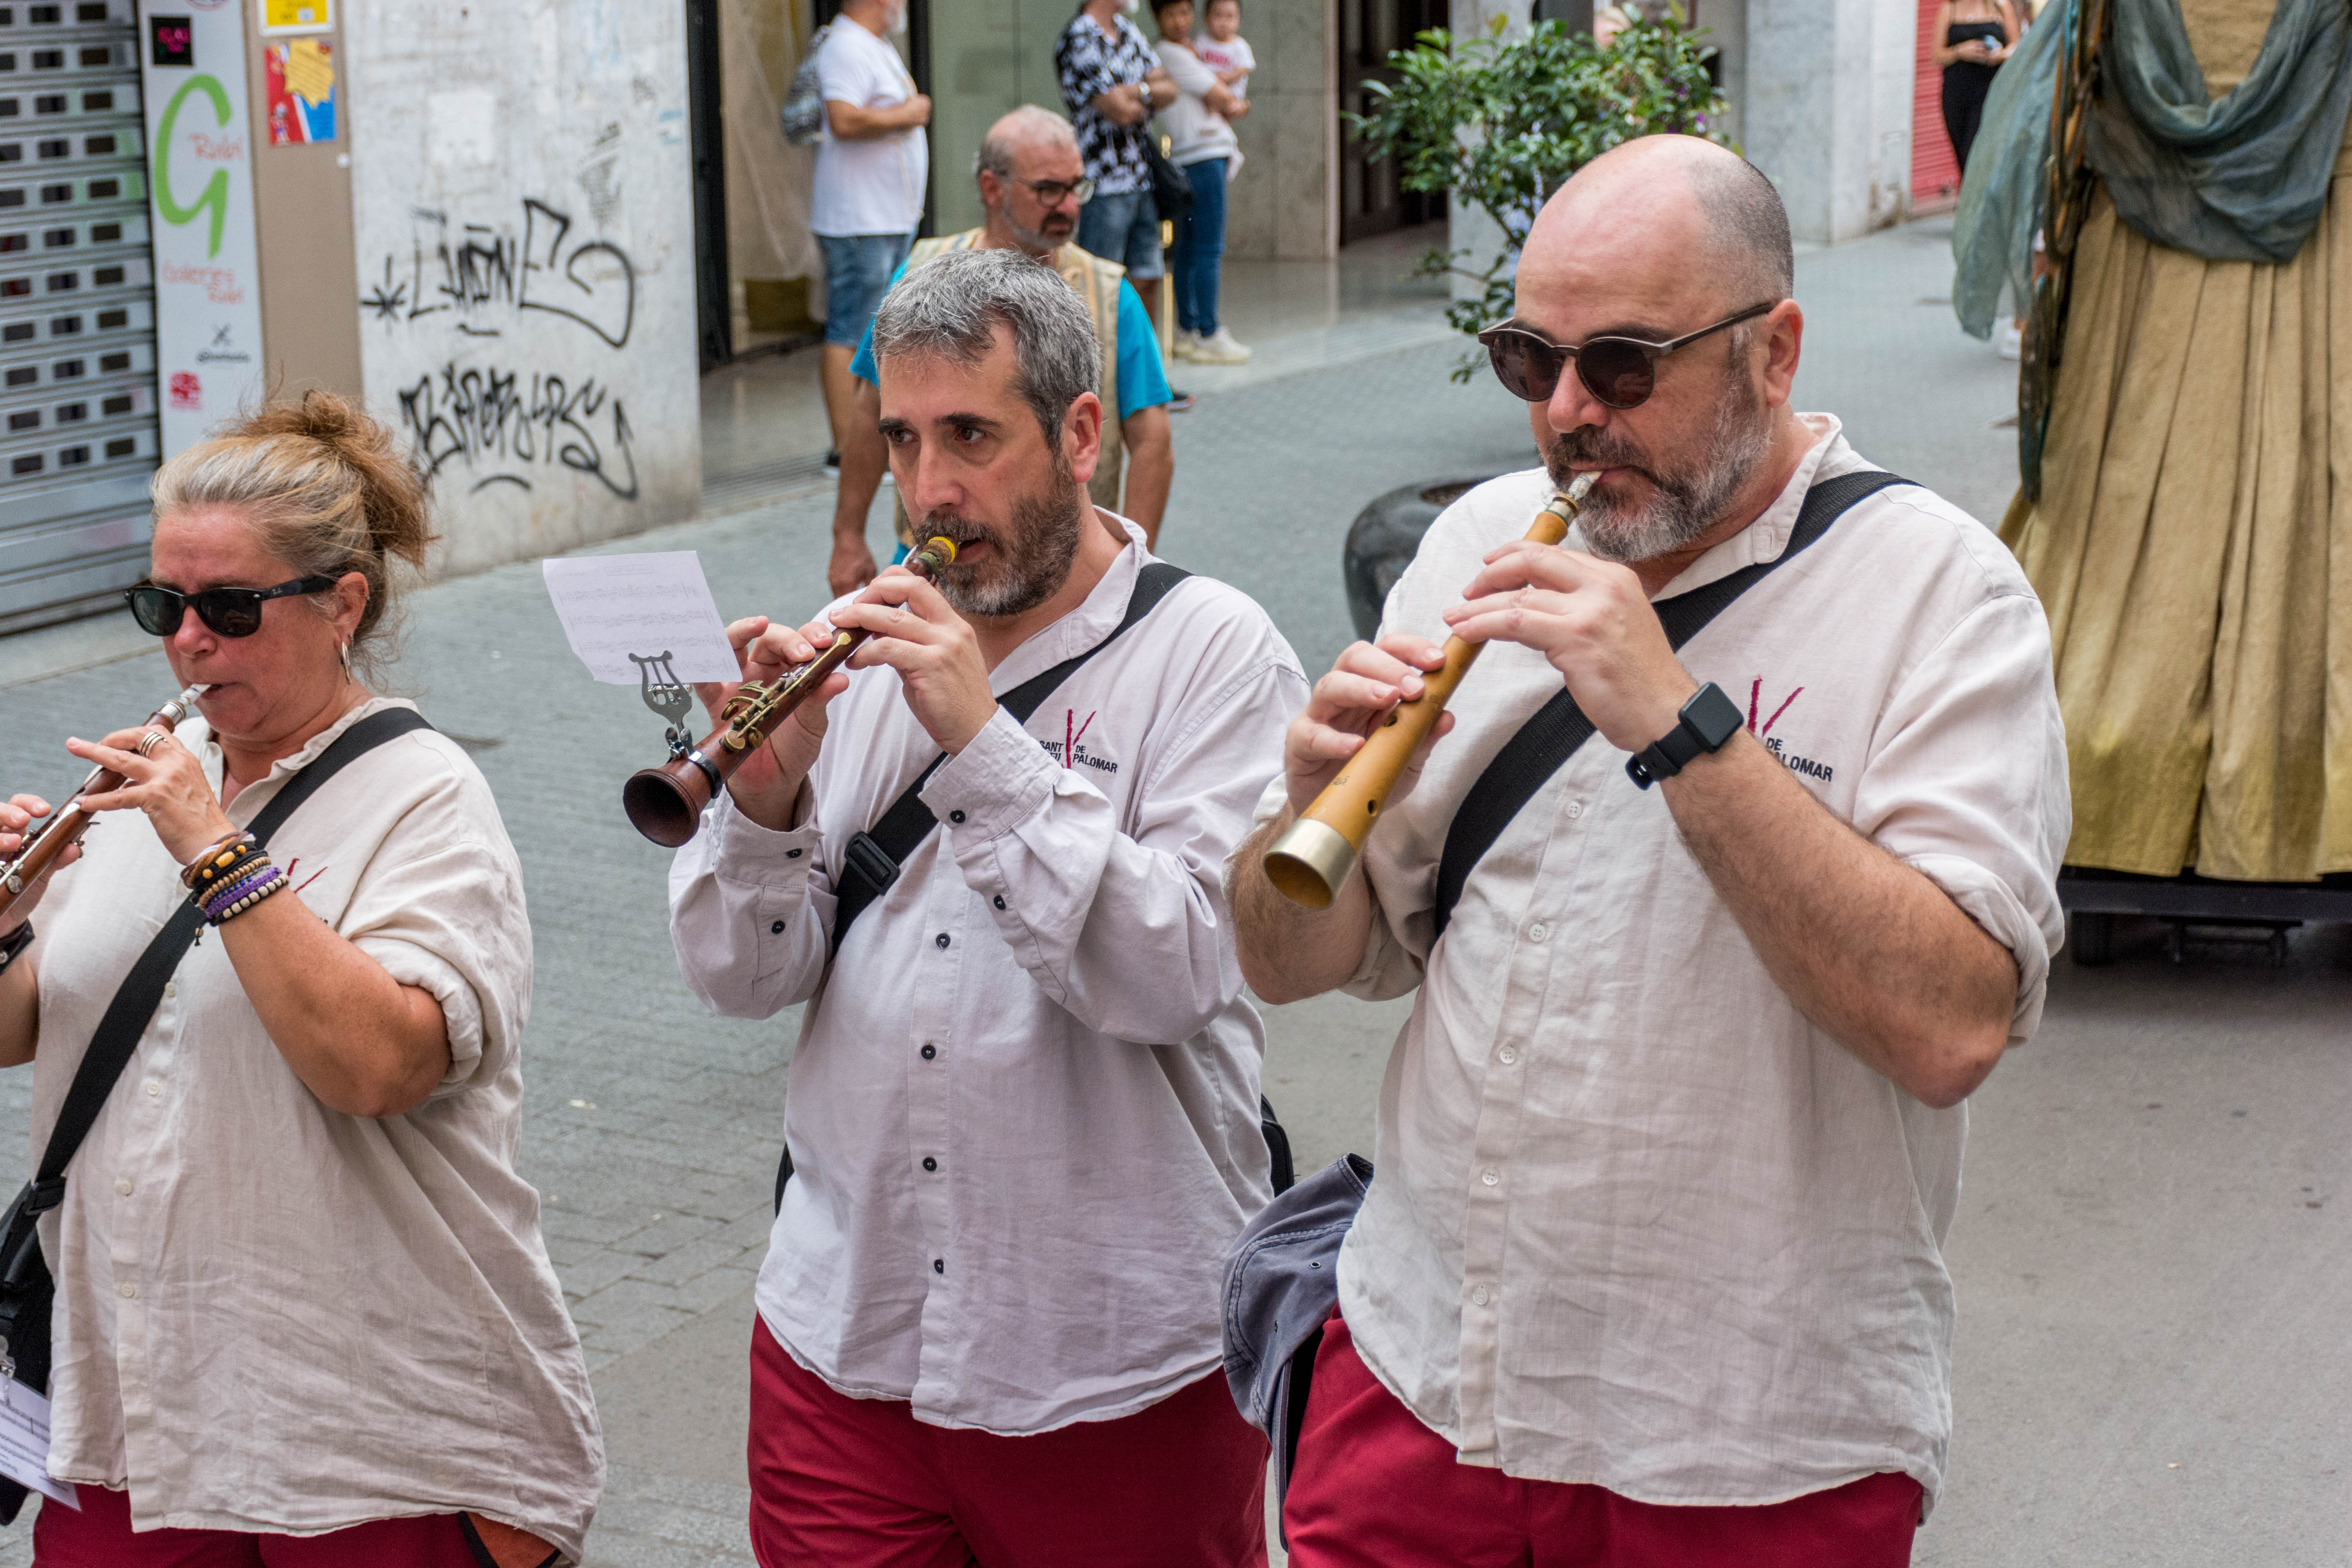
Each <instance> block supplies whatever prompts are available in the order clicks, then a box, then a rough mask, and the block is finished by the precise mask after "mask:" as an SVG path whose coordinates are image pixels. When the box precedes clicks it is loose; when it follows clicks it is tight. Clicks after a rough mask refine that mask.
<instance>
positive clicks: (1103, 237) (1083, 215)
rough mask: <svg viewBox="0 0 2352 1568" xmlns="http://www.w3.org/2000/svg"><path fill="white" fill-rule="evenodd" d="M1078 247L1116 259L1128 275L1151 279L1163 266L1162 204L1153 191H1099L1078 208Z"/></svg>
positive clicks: (1158, 274) (1147, 280)
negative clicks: (1161, 236) (1161, 247)
mask: <svg viewBox="0 0 2352 1568" xmlns="http://www.w3.org/2000/svg"><path fill="white" fill-rule="evenodd" d="M1078 248H1079V249H1080V250H1084V251H1087V252H1089V253H1091V254H1093V255H1096V256H1099V257H1101V258H1103V259H1104V260H1105V261H1116V262H1118V264H1119V265H1120V266H1122V267H1124V268H1127V275H1128V276H1129V278H1133V279H1137V280H1138V281H1141V282H1149V281H1150V279H1154V278H1157V277H1159V276H1160V272H1161V271H1162V270H1163V268H1162V267H1161V265H1160V208H1159V207H1158V206H1157V205H1154V204H1153V202H1152V200H1151V193H1150V191H1122V192H1120V193H1119V194H1118V195H1097V196H1096V197H1095V199H1094V200H1092V201H1090V202H1088V203H1087V205H1084V206H1082V207H1080V208H1079V209H1078Z"/></svg>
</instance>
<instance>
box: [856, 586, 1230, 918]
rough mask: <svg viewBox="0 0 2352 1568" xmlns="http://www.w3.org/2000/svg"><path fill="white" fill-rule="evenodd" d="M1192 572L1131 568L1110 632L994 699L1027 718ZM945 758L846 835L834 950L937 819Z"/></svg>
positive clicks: (1020, 720)
mask: <svg viewBox="0 0 2352 1568" xmlns="http://www.w3.org/2000/svg"><path fill="white" fill-rule="evenodd" d="M1191 575H1192V574H1191V573H1189V572H1186V571H1185V570H1184V569H1183V568H1182V567H1181V566H1171V565H1170V564H1169V563H1167V562H1165V561H1154V562H1152V563H1150V564H1149V565H1147V566H1146V567H1144V568H1143V570H1142V571H1140V572H1138V573H1137V574H1135V592H1134V593H1132V594H1130V595H1128V600H1127V615H1126V616H1125V618H1123V619H1122V620H1120V622H1119V623H1118V626H1113V627H1112V628H1111V630H1110V635H1109V636H1108V637H1104V638H1103V640H1102V641H1100V642H1098V643H1097V644H1095V646H1094V647H1090V648H1088V649H1087V650H1086V652H1084V653H1081V654H1076V655H1073V656H1072V657H1071V658H1066V659H1064V660H1063V661H1062V662H1061V663H1059V664H1057V665H1055V667H1054V668H1051V669H1049V670H1046V671H1045V673H1044V674H1042V675H1037V676H1033V677H1031V678H1030V679H1027V680H1024V681H1023V682H1022V683H1021V684H1020V685H1018V686H1016V687H1014V688H1013V689H1012V690H1010V691H1008V692H1006V693H1005V694H1004V695H1003V696H1002V697H1000V698H998V699H997V700H996V705H997V706H998V707H1000V708H1002V709H1003V710H1005V711H1006V712H1007V713H1010V714H1012V715H1013V722H1014V723H1017V724H1026V723H1027V722H1028V721H1029V715H1031V714H1032V713H1034V712H1035V711H1037V710H1038V709H1039V708H1040V707H1042V706H1044V704H1045V699H1047V698H1048V697H1051V696H1052V695H1054V692H1055V689H1056V688H1057V687H1059V686H1060V685H1061V684H1062V682H1064V681H1065V680H1067V679H1069V678H1070V677H1071V676H1073V675H1076V673H1077V671H1078V667H1079V666H1080V665H1082V664H1084V663H1086V662H1087V660H1088V659H1090V658H1094V656H1095V655H1097V654H1098V653H1100V652H1102V650H1103V649H1105V648H1107V647H1110V645H1111V644H1113V643H1115V642H1117V641H1118V639H1119V637H1121V636H1122V635H1124V634H1125V632H1126V631H1127V629H1128V628H1129V626H1133V625H1135V623H1136V622H1138V621H1139V620H1141V619H1142V618H1143V617H1144V616H1148V615H1150V613H1151V610H1152V606H1153V605H1157V604H1159V603H1160V600H1162V599H1164V598H1166V597H1167V596H1168V594H1169V591H1170V590H1171V589H1172V588H1174V587H1175V586H1176V584H1179V583H1181V582H1182V581H1183V580H1184V579H1185V578H1186V577H1189V576H1191ZM947 760H948V757H947V753H946V752H940V754H939V755H938V756H937V757H935V758H933V759H932V760H931V765H930V766H929V767H927V768H925V769H924V770H923V771H922V773H921V775H920V776H919V777H918V778H917V779H916V780H915V782H914V783H913V784H908V786H907V791H906V793H905V794H904V795H900V796H899V797H898V799H897V800H894V801H892V802H891V803H890V808H889V809H888V810H887V811H885V812H884V813H883V814H882V820H881V821H879V822H877V823H876V824H875V825H874V826H872V827H871V828H869V829H867V830H866V832H864V833H861V834H859V835H857V837H855V838H852V839H851V840H850V841H849V848H848V851H847V853H846V854H845V855H844V857H843V858H842V866H841V873H840V875H839V876H838V877H837V878H836V879H835V887H836V889H837V899H838V901H837V902H836V903H835V906H834V915H833V951H834V952H840V951H841V939H842V938H843V937H845V936H846V935H848V934H849V928H850V926H851V925H852V924H854V923H855V922H856V920H857V917H858V916H859V915H861V914H864V913H865V912H866V906H867V905H868V904H871V903H872V902H873V901H874V900H877V899H878V898H880V897H881V896H882V895H883V894H884V893H886V892H887V891H888V890H889V888H890V884H891V883H893V882H895V881H897V880H898V868H899V867H901V866H903V865H905V864H906V863H907V857H908V856H909V855H911V854H913V853H914V852H915V847H916V846H917V845H919V844H920V843H922V841H923V840H924V839H926V838H928V837H930V832H931V829H932V828H934V827H937V826H939V825H940V819H939V818H938V817H936V816H932V815H931V808H930V807H929V806H928V805H924V804H923V786H924V785H925V784H929V783H930V782H931V775H932V774H933V773H937V772H939V771H940V764H941V763H945V762H946V761H947Z"/></svg>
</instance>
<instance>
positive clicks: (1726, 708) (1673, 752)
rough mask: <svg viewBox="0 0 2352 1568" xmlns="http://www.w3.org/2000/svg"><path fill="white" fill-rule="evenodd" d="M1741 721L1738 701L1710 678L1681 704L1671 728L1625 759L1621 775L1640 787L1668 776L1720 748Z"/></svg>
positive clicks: (1735, 731)
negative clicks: (1623, 771)
mask: <svg viewBox="0 0 2352 1568" xmlns="http://www.w3.org/2000/svg"><path fill="white" fill-rule="evenodd" d="M1744 722H1745V721H1744V719H1743V718H1742V717H1741V715H1740V711H1739V704H1738V703H1737V702H1734V701H1733V700H1731V699H1730V698H1728V697H1727V696H1725V695H1724V693H1723V688H1722V687H1720V686H1717V684H1716V683H1715V682H1714V681H1712V680H1710V681H1708V682H1707V683H1706V685H1705V686H1702V687H1700V688H1699V689H1697V690H1696V691H1695V692H1693V693H1692V694H1691V700H1689V701H1687V702H1685V703H1684V704H1683V710H1682V712H1681V714H1680V715H1678V716H1677V718H1676V719H1675V727H1674V728H1673V729H1671V730H1669V731H1666V732H1665V733H1664V735H1661V736H1660V737H1658V740H1657V742H1656V743H1655V744H1654V745H1653V746H1651V747H1650V749H1649V750H1647V751H1645V752H1636V753H1635V754H1634V755H1633V756H1631V757H1628V758H1626V759H1625V776H1626V777H1628V778H1630V779H1632V780H1633V782H1634V783H1635V784H1640V785H1641V786H1642V787H1643V789H1647V788H1649V787H1650V785H1651V784H1654V783H1656V782H1657V781H1658V780H1659V779H1670V778H1672V777H1674V776H1675V774H1676V773H1680V772H1682V771H1683V769H1685V768H1686V767H1688V766H1689V765H1690V764H1691V763H1692V762H1693V761H1694V760H1695V759H1696V758H1698V757H1700V756H1704V755H1706V754H1707V753H1709V752H1719V751H1721V750H1722V749H1723V748H1724V745H1725V743H1726V742H1728V741H1729V740H1730V739H1731V737H1732V736H1734V735H1737V734H1738V733H1739V730H1740V726H1741V725H1742V724H1743V723H1744Z"/></svg>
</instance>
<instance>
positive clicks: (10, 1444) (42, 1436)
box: [0, 1377, 81, 1512]
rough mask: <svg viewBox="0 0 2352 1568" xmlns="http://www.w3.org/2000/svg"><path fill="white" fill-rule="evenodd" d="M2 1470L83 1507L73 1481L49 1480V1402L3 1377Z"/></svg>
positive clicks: (0, 1382) (0, 1395)
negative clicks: (76, 1494)
mask: <svg viewBox="0 0 2352 1568" xmlns="http://www.w3.org/2000/svg"><path fill="white" fill-rule="evenodd" d="M0 1473H5V1474H6V1475H7V1477H8V1478H9V1479H11V1480H15V1481H19V1482H22V1483H23V1484H24V1485H26V1486H28V1487H30V1488H32V1489H34V1490H35V1491H37V1492H39V1493H40V1494H41V1495H42V1496H43V1497H48V1498H55V1499H56V1500H58V1501H59V1502H61V1503H63V1504H65V1505H66V1506H67V1507H68V1508H69V1509H72V1510H76V1511H77V1512H79V1510H80V1509H81V1500H80V1499H79V1498H78V1497H76V1496H75V1495H74V1489H73V1483H72V1482H71V1481H53V1480H51V1479H49V1402H48V1401H47V1399H44V1398H43V1397H41V1395H39V1394H36V1393H35V1392H33V1390H31V1389H29V1388H27V1387H26V1386H25V1385H24V1384H21V1383H18V1382H17V1381H16V1379H15V1378H13V1377H0Z"/></svg>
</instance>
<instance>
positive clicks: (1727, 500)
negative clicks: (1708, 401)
mask: <svg viewBox="0 0 2352 1568" xmlns="http://www.w3.org/2000/svg"><path fill="white" fill-rule="evenodd" d="M1728 379H1729V380H1730V384H1729V385H1727V386H1726V387H1725V389H1724V393H1725V395H1724V396H1723V398H1722V400H1721V401H1720V402H1718V403H1717V405H1716V410H1715V430H1714V433H1713V435H1712V436H1711V437H1710V438H1709V440H1708V441H1707V446H1706V452H1705V454H1703V455H1702V457H1701V458H1700V461H1699V464H1698V465H1696V466H1694V468H1689V469H1684V470H1680V471H1675V470H1669V469H1665V468H1660V467H1658V466H1657V465H1655V464H1654V463H1653V462H1651V461H1649V460H1648V456H1647V454H1646V453H1644V452H1643V450H1642V449H1641V448H1640V447H1636V446H1634V445H1633V444H1632V443H1630V442H1626V441H1622V440H1617V439H1614V438H1612V437H1606V436H1603V435H1601V434H1600V433H1599V432H1597V431H1594V430H1591V429H1589V428H1583V427H1580V428H1578V429H1575V430H1570V431H1568V432H1567V433H1566V434H1564V435H1561V436H1559V437H1557V438H1556V439H1554V440H1553V442H1552V444H1551V446H1550V447H1549V448H1548V449H1547V450H1546V451H1545V453H1544V467H1545V468H1547V469H1548V470H1549V472H1550V474H1551V477H1552V482H1553V483H1554V484H1556V485H1559V486H1561V487H1563V488H1565V487H1566V486H1567V484H1568V483H1569V481H1570V479H1574V478H1575V475H1574V473H1573V472H1572V471H1571V469H1570V464H1571V463H1576V462H1585V463H1599V464H1601V465H1602V466H1603V467H1604V468H1615V467H1619V466H1621V465H1622V466H1623V467H1625V468H1636V469H1639V470H1640V471H1641V472H1642V473H1643V474H1646V475H1648V476H1649V478H1650V481H1651V484H1652V486H1653V487H1654V493H1653V495H1652V496H1651V498H1650V501H1649V504H1648V505H1646V506H1643V507H1639V508H1631V507H1627V506H1626V505H1624V504H1623V503H1622V501H1619V500H1614V499H1612V498H1611V497H1610V496H1608V495H1607V494H1606V493H1603V492H1600V491H1596V492H1594V493H1593V494H1592V495H1591V497H1590V498H1588V499H1587V500H1586V501H1585V503H1584V510H1583V511H1582V512H1580V514H1579V515H1578V517H1577V520H1576V526H1577V529H1578V531H1580V532H1581V533H1582V534H1583V535H1584V544H1585V548H1586V549H1587V550H1589V551H1591V552H1592V553H1593V554H1595V555H1598V556H1600V557H1601V559H1602V560H1603V561H1615V562H1619V563H1623V564H1626V565H1631V564H1633V563H1635V562H1637V561H1649V560H1653V559H1654V558H1656V557H1658V556H1661V555H1665V554H1669V553H1671V552H1674V551H1677V550H1680V549H1683V548H1684V547H1685V546H1687V545H1688V544H1689V543H1690V542H1692V541H1693V540H1695V539H1696V538H1698V537H1699V536H1700V535H1701V534H1703V533H1705V532H1706V531H1707V530H1708V529H1710V528H1712V527H1714V526H1715V524H1716V523H1717V521H1719V520H1720V519H1721V518H1722V516H1723V512H1724V509H1725V508H1727V507H1728V506H1729V505H1730V504H1731V499H1732V497H1734V496H1736V495H1738V493H1739V487H1740V486H1742V485H1744V484H1746V483H1747V482H1748V478H1749V477H1750V476H1751V475H1753V474H1754V473H1755V471H1756V466H1757V464H1759V463H1760V462H1762V461H1763V460H1764V454H1765V453H1766V451H1767V450H1769V448H1770V447H1771V444H1772V423H1771V421H1770V420H1769V419H1768V418H1765V417H1763V408H1762V405H1761V402H1760V400H1759V399H1758V398H1757V397H1756V396H1755V395H1753V393H1752V392H1751V391H1750V389H1749V388H1748V383H1747V380H1746V378H1745V377H1734V378H1728Z"/></svg>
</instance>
